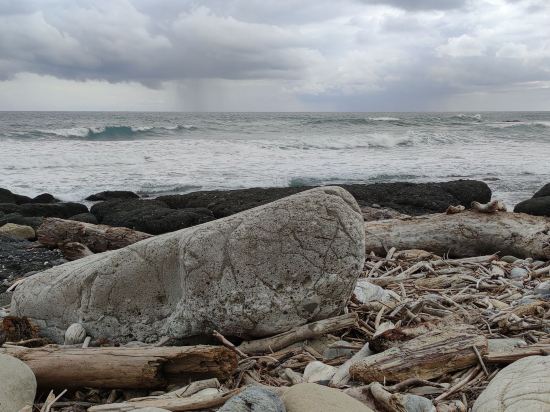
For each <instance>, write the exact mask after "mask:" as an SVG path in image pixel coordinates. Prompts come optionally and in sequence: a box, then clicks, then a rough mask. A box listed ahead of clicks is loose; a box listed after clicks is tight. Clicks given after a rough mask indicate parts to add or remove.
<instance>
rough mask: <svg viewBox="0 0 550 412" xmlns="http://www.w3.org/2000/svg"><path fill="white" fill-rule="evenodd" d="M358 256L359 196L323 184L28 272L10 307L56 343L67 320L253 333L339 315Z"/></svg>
mask: <svg viewBox="0 0 550 412" xmlns="http://www.w3.org/2000/svg"><path fill="white" fill-rule="evenodd" d="M364 259H365V235H364V229H363V219H362V216H361V211H360V210H359V207H358V205H357V203H356V201H355V200H354V198H353V197H352V196H351V195H350V194H349V193H348V192H346V191H345V190H344V189H342V188H339V187H323V188H317V189H312V190H308V191H305V192H301V193H299V194H296V195H293V196H290V197H287V198H284V199H281V200H278V201H275V202H273V203H269V204H267V205H263V206H260V207H258V208H255V209H250V210H247V211H245V212H242V213H238V214H236V215H233V216H230V217H227V218H224V219H220V220H216V221H212V222H208V223H205V224H202V225H199V226H194V227H191V228H187V229H183V230H180V231H177V232H172V233H167V234H164V235H161V236H157V237H153V238H151V239H146V240H144V241H141V242H138V243H135V244H133V245H130V246H128V247H126V248H123V249H119V250H115V251H111V252H105V253H101V254H97V255H93V256H89V257H87V258H83V259H79V260H76V261H74V262H69V263H67V264H64V265H61V266H58V267H55V268H52V269H50V270H47V271H45V272H42V273H39V274H36V275H34V276H32V277H30V278H29V279H28V280H26V281H25V282H23V283H22V284H21V285H20V286H19V287H18V288H17V289H16V290H15V293H14V295H13V298H12V307H11V309H12V313H13V314H14V315H16V316H28V317H30V318H31V319H33V320H35V321H36V323H37V324H38V325H39V326H40V327H41V328H42V332H43V333H44V334H45V335H46V336H49V337H51V338H53V339H54V340H56V341H58V342H61V341H62V337H63V333H64V331H65V329H66V328H67V327H68V326H69V325H70V324H72V323H81V324H82V325H83V326H84V327H85V328H86V330H87V331H88V334H89V335H91V336H93V337H94V338H108V339H111V340H113V341H115V342H127V341H131V340H141V341H145V342H152V341H156V340H158V339H159V338H160V337H162V336H169V337H174V338H185V337H190V336H196V335H204V334H208V333H210V332H211V331H212V330H214V329H215V330H218V331H219V332H221V333H222V334H224V335H227V336H238V337H242V338H250V337H261V336H266V335H271V334H275V333H280V332H283V331H286V330H288V329H289V328H291V327H294V326H298V325H301V324H304V323H307V322H310V321H315V320H319V319H323V318H327V317H330V316H334V315H337V314H339V313H340V312H341V310H342V309H343V307H344V306H345V304H346V301H347V300H348V298H349V297H350V295H351V293H352V291H353V288H354V286H355V282H356V280H357V278H358V276H359V275H360V273H361V271H362V269H363V263H364Z"/></svg>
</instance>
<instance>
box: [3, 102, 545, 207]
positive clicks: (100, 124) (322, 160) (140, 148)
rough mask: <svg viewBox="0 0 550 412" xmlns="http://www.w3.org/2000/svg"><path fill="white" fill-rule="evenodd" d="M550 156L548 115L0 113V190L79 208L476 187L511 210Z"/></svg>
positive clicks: (541, 178) (539, 181)
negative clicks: (262, 191) (335, 186)
mask: <svg viewBox="0 0 550 412" xmlns="http://www.w3.org/2000/svg"><path fill="white" fill-rule="evenodd" d="M549 158H550V112H487V113H156V112H155V113H151V112H149V113H136V112H0V187H4V188H8V189H10V190H11V191H13V192H16V193H19V194H24V195H28V196H35V195H37V194H39V193H43V192H49V193H52V194H53V195H55V196H56V197H58V198H60V199H62V200H71V201H81V200H82V199H84V198H85V197H86V196H88V195H90V194H92V193H95V192H98V191H102V190H132V191H135V192H137V193H139V194H141V195H144V196H157V195H161V194H167V193H185V192H191V191H197V190H209V189H236V188H247V187H271V186H300V185H321V184H332V183H374V182H392V181H408V182H430V181H446V180H454V179H479V180H483V181H485V182H487V184H489V186H490V187H491V189H492V190H493V193H494V197H497V198H500V199H502V200H504V201H505V203H506V204H507V205H508V206H513V205H514V204H516V203H517V202H519V201H521V200H523V199H527V198H529V197H531V196H532V194H533V192H535V191H536V190H537V189H539V188H540V187H541V186H543V185H544V184H545V183H548V182H550V165H549Z"/></svg>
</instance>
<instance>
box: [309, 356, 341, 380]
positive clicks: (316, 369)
mask: <svg viewBox="0 0 550 412" xmlns="http://www.w3.org/2000/svg"><path fill="white" fill-rule="evenodd" d="M335 373H336V368H335V367H334V366H329V365H325V364H324V363H323V362H320V361H313V362H310V363H308V364H307V366H306V368H305V369H304V375H303V378H304V380H305V381H306V382H312V383H328V382H329V381H330V380H331V379H332V377H333V376H334V374H335Z"/></svg>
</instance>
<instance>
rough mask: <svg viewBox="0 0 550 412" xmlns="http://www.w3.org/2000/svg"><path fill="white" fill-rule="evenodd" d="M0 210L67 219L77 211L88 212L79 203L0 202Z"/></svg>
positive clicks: (77, 212)
mask: <svg viewBox="0 0 550 412" xmlns="http://www.w3.org/2000/svg"><path fill="white" fill-rule="evenodd" d="M0 211H2V212H4V213H5V214H8V213H17V214H19V215H21V216H27V217H31V216H40V217H58V218H61V219H67V218H69V217H70V216H74V215H77V214H79V213H86V212H88V208H87V207H86V206H84V205H83V204H80V203H73V202H66V203H62V202H60V203H25V204H21V205H16V204H10V203H2V204H0Z"/></svg>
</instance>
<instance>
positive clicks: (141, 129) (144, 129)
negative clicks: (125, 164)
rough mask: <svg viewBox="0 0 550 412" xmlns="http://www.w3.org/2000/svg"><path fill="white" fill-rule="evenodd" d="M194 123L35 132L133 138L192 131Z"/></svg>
mask: <svg viewBox="0 0 550 412" xmlns="http://www.w3.org/2000/svg"><path fill="white" fill-rule="evenodd" d="M196 129H197V127H195V126H193V125H175V126H101V127H70V128H66V129H49V130H44V129H39V130H36V131H34V133H33V134H37V135H41V136H58V137H67V138H81V139H94V140H95V139H97V140H101V139H105V140H108V139H132V138H134V137H139V136H140V135H155V134H161V133H167V132H168V133H169V132H174V131H180V130H187V131H192V130H196Z"/></svg>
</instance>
